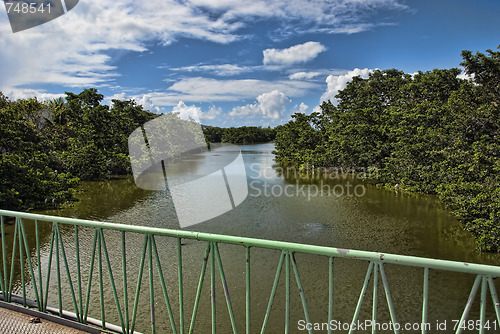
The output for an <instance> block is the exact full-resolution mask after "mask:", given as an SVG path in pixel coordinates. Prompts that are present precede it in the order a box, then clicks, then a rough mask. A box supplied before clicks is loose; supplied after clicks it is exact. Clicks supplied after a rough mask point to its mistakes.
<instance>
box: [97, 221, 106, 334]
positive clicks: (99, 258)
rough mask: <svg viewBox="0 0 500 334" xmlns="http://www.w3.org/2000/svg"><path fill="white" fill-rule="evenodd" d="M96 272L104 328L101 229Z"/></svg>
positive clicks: (98, 239)
mask: <svg viewBox="0 0 500 334" xmlns="http://www.w3.org/2000/svg"><path fill="white" fill-rule="evenodd" d="M96 231H97V273H98V276H99V301H100V303H101V305H100V306H101V321H102V328H103V329H105V328H106V309H105V307H104V278H103V277H102V239H101V229H100V228H98V229H97V230H96Z"/></svg>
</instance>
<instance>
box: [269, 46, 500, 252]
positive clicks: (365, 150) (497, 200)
mask: <svg viewBox="0 0 500 334" xmlns="http://www.w3.org/2000/svg"><path fill="white" fill-rule="evenodd" d="M499 48H500V46H499ZM462 58H463V62H462V63H461V64H460V65H462V66H463V67H464V68H465V73H466V74H467V75H469V76H470V77H471V78H472V79H461V78H459V74H460V73H461V70H460V69H458V68H452V69H435V70H433V71H428V72H418V73H417V74H408V73H404V72H402V71H399V70H396V69H389V70H377V71H374V72H373V73H371V74H370V76H369V78H367V79H363V78H360V77H355V78H353V80H352V81H351V82H349V83H348V84H347V86H346V88H345V89H343V90H341V91H339V93H338V95H337V96H336V98H337V100H338V103H337V104H335V105H334V104H333V103H332V102H331V101H325V102H323V103H322V105H321V112H314V113H311V114H310V115H305V114H302V113H297V114H295V115H293V116H292V117H293V119H292V120H291V121H290V122H288V123H286V124H284V125H282V126H278V127H277V128H276V139H275V144H276V150H275V154H276V160H277V161H278V162H280V163H281V164H288V165H292V166H295V167H297V168H300V169H307V168H310V166H316V167H318V166H322V167H325V168H327V167H336V168H346V169H351V170H360V171H370V170H374V169H376V170H377V173H370V175H371V177H373V178H375V181H377V182H378V183H379V184H380V185H383V186H386V187H390V188H397V189H400V190H403V191H411V192H423V193H429V194H436V195H438V196H439V198H440V199H441V200H442V202H443V203H444V204H445V205H446V206H447V207H448V208H449V209H450V210H451V212H452V213H453V214H455V215H456V216H457V217H458V218H459V220H460V222H461V223H462V224H463V226H464V228H465V229H467V230H468V231H470V232H471V233H472V234H473V235H474V236H475V237H476V240H477V246H478V247H479V248H480V249H482V250H486V251H497V252H498V251H500V117H499V115H500V107H499V104H500V52H498V51H492V50H487V51H486V53H480V52H477V53H475V54H473V53H472V52H471V51H467V50H465V51H462Z"/></svg>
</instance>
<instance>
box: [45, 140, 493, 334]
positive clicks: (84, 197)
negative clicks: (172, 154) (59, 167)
mask: <svg viewBox="0 0 500 334" xmlns="http://www.w3.org/2000/svg"><path fill="white" fill-rule="evenodd" d="M239 148H240V149H241V151H242V153H243V157H244V161H245V167H246V172H247V180H248V185H249V196H248V197H247V199H246V200H245V201H244V202H243V203H242V204H241V205H240V206H238V207H237V208H235V209H234V210H232V211H230V212H227V213H226V214H224V215H222V216H219V217H217V218H214V219H212V220H209V221H206V222H204V223H201V224H198V225H194V226H191V227H189V229H190V230H195V231H202V232H210V233H220V234H228V235H236V236H247V237H256V238H264V239H272V240H282V241H291V242H300V243H308V244H315V245H324V246H334V247H341V248H350V249H359V250H368V251H377V252H384V253H397V254H404V255H414V256H423V257H431V258H438V259H447V260H456V261H465V262H476V263H486V264H493V265H500V257H499V256H498V255H497V254H482V253H479V252H477V251H476V250H475V248H474V240H473V238H472V237H471V236H470V235H469V234H468V233H467V232H464V231H463V230H462V229H461V227H460V225H459V223H458V222H457V220H456V219H455V218H453V217H452V216H451V215H450V214H449V213H448V212H447V211H446V210H445V209H444V208H443V206H442V205H441V203H440V202H439V201H438V200H437V199H436V198H435V197H434V196H428V195H409V194H403V193H397V192H394V191H389V190H384V189H380V188H377V187H376V186H374V185H372V184H370V183H366V182H362V181H361V180H357V179H355V178H354V179H353V178H351V177H346V178H337V179H330V180H328V179H327V180H324V181H322V182H323V183H321V181H319V180H316V181H315V182H313V183H312V184H311V182H306V181H304V180H299V181H298V182H297V180H296V179H294V178H293V177H292V175H290V174H289V175H288V176H287V177H284V176H283V175H281V174H280V172H281V170H280V168H275V167H273V165H274V162H273V154H272V153H271V152H272V150H273V148H274V147H273V144H258V145H242V146H239ZM215 154H217V152H206V153H202V154H199V155H197V156H196V157H193V159H192V160H190V161H189V162H183V163H179V166H178V167H179V168H177V169H176V170H178V172H179V173H190V172H192V169H193V168H194V169H196V168H203V166H204V163H205V161H206V159H208V158H209V157H210V156H211V155H215ZM193 166H194V167H193ZM321 186H322V187H323V188H322V190H323V191H319V190H320V188H321ZM81 189H82V193H81V194H80V199H81V201H80V202H78V203H76V204H75V205H74V206H73V207H71V208H67V209H63V210H53V211H45V212H43V213H44V214H50V215H59V216H67V217H77V218H83V219H93V220H103V221H110V222H116V223H123V224H131V225H141V226H154V227H165V228H179V224H178V221H177V218H176V214H175V210H174V207H173V204H172V200H171V198H170V197H169V194H168V192H162V191H158V192H150V191H144V190H141V189H139V188H137V187H136V186H135V184H134V182H133V179H132V178H129V177H127V178H121V179H116V180H111V181H104V182H86V183H83V184H82V186H81ZM47 233H49V231H47ZM65 236H66V238H68V240H70V238H73V236H72V230H69V231H67V232H66V233H65ZM119 237H120V236H119V235H118V234H114V233H108V234H106V242H107V246H108V249H109V252H110V254H111V255H112V258H116V259H117V260H116V261H115V262H113V263H112V265H113V267H114V268H115V269H114V271H115V272H116V275H119V273H121V263H120V260H119V259H120V257H121V248H120V239H119ZM46 239H47V243H48V237H47V238H46ZM91 241H92V236H91V235H88V234H87V235H85V234H84V233H83V234H81V235H80V242H81V243H82V244H83V245H84V246H83V247H82V246H81V247H82V249H85V245H86V244H87V245H88V247H87V248H88V249H90V248H91V246H90V244H91ZM142 243H143V238H142V237H140V236H134V235H131V236H130V237H128V239H127V262H128V264H129V267H128V268H127V270H128V271H129V274H131V277H134V278H135V277H137V270H138V265H139V263H140V254H141V249H142V248H141V246H142ZM157 243H158V247H159V251H160V254H161V257H162V261H163V262H164V264H162V265H163V266H164V270H165V272H166V276H167V277H166V279H167V282H171V284H170V283H169V293H170V294H171V296H170V298H171V302H172V304H173V305H174V307H175V306H176V305H177V304H178V300H177V297H176V295H177V292H176V291H177V290H176V289H178V287H177V285H176V279H177V269H176V268H177V266H176V261H177V260H176V257H175V256H176V248H175V245H174V242H173V241H170V240H166V239H165V240H163V239H161V238H159V240H158V241H157ZM204 247H205V245H203V244H201V243H197V242H194V241H190V240H186V241H185V245H184V246H183V248H182V250H183V259H184V267H183V270H184V276H185V277H184V284H185V298H186V301H185V310H186V313H187V316H186V318H187V320H186V325H188V324H189V323H188V321H189V320H190V315H191V310H192V304H193V299H194V290H195V287H196V285H197V284H198V280H199V274H200V268H201V265H202V258H203V252H204ZM220 249H221V256H222V258H223V262H224V270H225V272H226V276H227V279H228V284H229V289H230V293H231V298H232V300H233V307H234V309H235V312H236V317H237V321H238V329H239V330H240V331H242V332H244V327H243V326H244V322H245V321H244V314H245V313H244V312H245V309H244V305H245V302H244V301H245V292H244V286H245V281H244V277H245V276H244V270H245V258H244V257H245V254H244V248H242V247H237V246H224V245H221V246H220ZM46 256H47V255H46ZM279 256H280V254H279V252H273V251H267V250H254V251H253V253H252V262H251V265H252V279H253V282H252V284H253V285H252V313H253V314H252V325H253V330H252V332H259V331H260V330H258V329H257V328H258V327H260V326H259V324H261V323H262V319H263V315H264V313H265V308H266V307H267V301H268V298H269V294H270V290H271V287H272V282H273V279H274V275H275V273H276V267H277V264H278V260H279ZM84 259H85V256H83V260H82V262H84ZM296 259H297V262H298V266H299V271H300V274H301V277H302V279H303V281H304V282H303V283H304V289H305V293H306V296H307V300H308V304H309V305H308V306H309V310H310V312H311V319H312V320H313V321H315V322H326V321H327V320H328V318H327V305H328V299H327V298H328V297H327V292H328V280H327V277H328V274H327V270H328V262H327V261H328V260H327V259H325V258H323V257H319V256H304V255H301V254H299V255H297V258H296ZM366 269H367V263H366V262H363V261H356V260H349V261H348V260H342V259H340V260H336V262H335V299H334V319H335V320H338V321H342V322H349V321H350V320H351V318H352V314H353V313H354V309H355V306H356V301H357V298H358V297H359V293H360V290H361V286H362V282H363V280H364V275H365V273H366ZM84 270H85V269H84ZM386 271H387V274H388V278H389V284H390V286H391V293H392V297H393V300H394V303H395V305H396V311H397V315H398V321H399V322H401V323H404V322H417V321H419V319H420V317H421V315H420V313H419V312H420V311H419V310H420V309H421V294H422V292H421V291H422V278H423V270H421V269H413V268H406V267H399V266H391V265H386ZM145 277H147V276H145ZM145 279H146V278H145ZM473 280H474V277H471V276H470V275H461V274H448V273H444V272H438V271H431V281H430V292H431V300H430V306H429V307H430V312H429V314H430V316H429V322H430V323H431V325H432V326H433V327H432V330H431V332H437V331H435V323H436V321H444V320H447V321H448V327H447V330H446V331H444V332H452V331H451V326H452V323H451V321H452V320H454V319H459V318H460V315H461V312H462V310H463V307H464V305H465V302H466V300H467V297H468V293H469V291H470V288H471V286H472V282H473ZM131 281H132V282H129V290H130V291H129V295H133V292H134V290H133V288H131V287H130V286H131V285H133V286H134V287H135V283H133V279H131ZM209 281H210V277H209V276H207V279H206V282H205V283H206V284H205V286H204V289H205V290H204V291H205V292H206V296H204V298H203V299H202V300H201V305H200V311H199V315H198V317H197V319H198V322H197V327H196V330H195V332H198V333H206V332H209V326H210V325H209V324H210V319H211V318H210V307H209V305H210V303H209V299H208V298H209V285H208V283H209ZM283 281H284V278H282V279H281V280H280V285H279V286H278V294H277V296H276V302H275V304H276V305H275V306H274V308H273V311H272V313H271V319H270V323H269V326H268V329H269V332H270V333H275V332H282V328H283V323H284V311H283V310H284V300H283V292H282V291H284V283H283ZM217 284H218V285H217V288H218V289H219V290H218V291H217V293H218V296H219V297H222V296H223V292H222V289H221V288H220V282H219V281H217ZM157 285H159V284H157ZM291 286H292V294H293V298H292V305H294V306H293V307H292V312H291V315H292V320H291V324H292V330H291V333H301V331H299V330H298V329H297V321H298V320H300V319H303V318H304V315H303V311H302V308H301V306H300V299H299V297H298V293H297V287H296V284H295V281H294V278H293V277H292V281H291ZM118 288H120V287H118ZM122 289H123V288H122ZM143 289H144V291H143V292H144V293H143V294H144V297H143V298H142V300H141V303H140V305H139V311H138V312H139V317H138V319H139V323H138V328H137V329H138V330H142V331H145V332H148V331H149V329H148V326H149V321H148V318H149V312H150V311H149V300H148V298H149V297H148V294H147V291H148V290H147V289H148V288H147V286H144V288H143ZM370 289H371V288H370ZM497 289H498V287H497ZM107 290H108V292H107V293H108V294H109V295H108V297H109V302H112V297H111V295H110V292H109V290H110V289H107ZM370 291H371V290H369V292H368V295H367V298H366V300H365V305H364V307H363V309H362V313H361V319H363V320H364V319H370V317H371V315H370V313H371V311H370V306H371V302H372V301H371V292H370ZM161 293H162V292H161V289H158V291H157V296H160V295H161ZM97 296H98V295H96V297H95V300H94V301H93V302H92V305H94V306H95V307H96V309H97V306H98V305H99V302H98V297H97ZM54 298H55V297H54ZM54 302H56V299H55V300H54ZM478 304H479V302H476V303H475V306H474V307H473V309H472V315H473V316H474V317H477V314H478V312H479V306H478ZM379 305H380V310H379V319H380V321H382V322H383V321H386V322H387V321H389V315H388V310H387V306H386V303H385V299H384V295H383V289H382V286H380V287H379ZM130 307H131V306H130ZM488 307H489V311H491V310H492V305H491V304H489V305H488ZM164 309H165V307H164V305H162V304H158V305H157V310H156V313H157V324H158V326H160V332H165V333H167V332H170V330H169V326H170V325H169V322H168V316H167V314H166V312H165V311H164ZM217 312H218V313H217V320H218V321H217V322H218V329H220V332H221V333H228V332H230V325H228V323H229V318H228V316H227V308H226V306H225V302H224V300H223V299H222V298H221V300H220V304H218V311H217ZM93 315H94V316H95V317H97V318H99V317H100V315H99V314H93ZM488 317H489V318H490V319H492V320H493V319H494V314H493V313H492V312H490V313H489V314H488ZM110 321H113V319H112V318H111V319H110ZM115 323H117V321H115ZM323 332H324V331H323ZM323 332H322V333H323ZM341 332H344V331H336V333H341ZM359 332H364V331H359ZM381 332H384V331H381ZM410 332H411V331H410ZM444 332H443V331H441V333H444ZM466 332H467V331H466ZM491 332H495V331H491ZM496 332H500V329H498V330H497V331H496Z"/></svg>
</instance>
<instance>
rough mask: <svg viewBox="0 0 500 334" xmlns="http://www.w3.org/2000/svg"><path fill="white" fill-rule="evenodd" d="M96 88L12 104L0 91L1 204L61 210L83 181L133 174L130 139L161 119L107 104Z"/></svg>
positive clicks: (137, 109) (119, 104)
mask: <svg viewBox="0 0 500 334" xmlns="http://www.w3.org/2000/svg"><path fill="white" fill-rule="evenodd" d="M102 99H103V96H102V95H101V94H99V93H98V92H97V90H96V89H86V90H84V91H83V92H81V93H80V94H74V93H66V102H65V101H64V99H56V100H53V101H50V102H40V101H38V100H37V99H34V98H32V99H25V100H17V101H9V99H8V98H7V97H5V96H4V95H3V94H1V93H0V123H1V124H2V127H0V152H1V156H0V206H1V207H3V208H6V209H12V210H31V209H39V208H48V207H57V206H59V205H61V204H63V203H66V202H69V201H73V200H74V197H73V195H74V193H75V187H76V186H77V184H78V181H79V180H96V179H102V178H105V177H108V176H110V175H119V174H127V173H130V161H129V158H128V136H129V135H130V133H131V132H132V131H133V130H134V129H136V128H137V127H138V126H140V125H141V124H143V123H145V122H147V121H148V120H151V119H153V118H155V117H156V116H157V115H155V114H153V113H150V112H148V111H145V110H143V109H142V107H141V106H137V105H136V104H135V102H133V101H118V100H113V106H112V107H111V108H109V107H108V106H105V105H101V102H102Z"/></svg>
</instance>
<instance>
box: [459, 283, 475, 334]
mask: <svg viewBox="0 0 500 334" xmlns="http://www.w3.org/2000/svg"><path fill="white" fill-rule="evenodd" d="M480 284H481V275H477V276H476V279H475V280H474V285H472V289H471V291H470V294H469V298H468V299H467V303H466V304H465V308H464V312H463V313H462V317H461V318H460V322H459V323H458V326H457V330H456V332H455V333H456V334H460V333H462V331H463V328H462V327H463V326H461V325H462V324H463V323H465V321H466V320H467V317H468V316H469V312H470V309H471V308H472V303H473V302H474V299H475V298H476V292H477V289H478V288H479V285H480Z"/></svg>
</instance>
